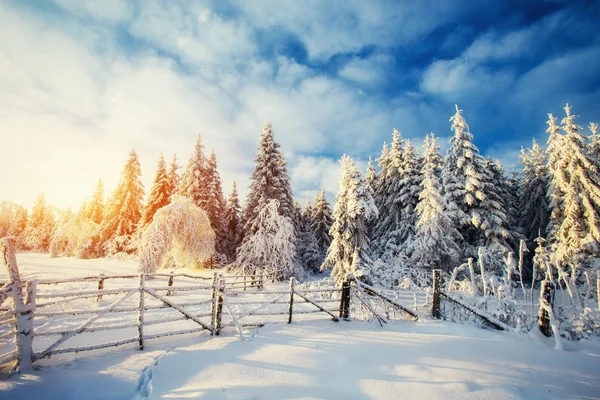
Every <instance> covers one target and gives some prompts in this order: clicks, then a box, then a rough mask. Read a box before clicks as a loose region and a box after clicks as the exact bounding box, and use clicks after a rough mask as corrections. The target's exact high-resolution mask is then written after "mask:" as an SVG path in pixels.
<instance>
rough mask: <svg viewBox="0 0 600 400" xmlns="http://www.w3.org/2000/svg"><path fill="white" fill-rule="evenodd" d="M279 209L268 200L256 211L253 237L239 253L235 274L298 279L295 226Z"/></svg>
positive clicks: (276, 204)
mask: <svg viewBox="0 0 600 400" xmlns="http://www.w3.org/2000/svg"><path fill="white" fill-rule="evenodd" d="M278 209H279V202H278V201H277V200H271V201H269V202H268V203H267V204H266V205H265V206H263V207H262V209H261V210H260V211H259V213H258V216H257V218H256V219H255V220H254V224H253V226H252V231H254V233H253V234H252V235H251V236H249V237H247V238H246V240H244V242H243V243H242V245H241V246H240V248H239V249H238V253H237V260H236V265H237V272H238V273H243V274H266V275H268V276H270V277H273V278H274V279H277V280H286V279H289V278H290V277H292V276H295V277H298V275H299V273H300V270H299V268H298V265H297V260H296V237H295V233H294V225H293V224H292V221H291V220H290V219H289V218H288V217H284V216H282V215H280V214H279V211H278Z"/></svg>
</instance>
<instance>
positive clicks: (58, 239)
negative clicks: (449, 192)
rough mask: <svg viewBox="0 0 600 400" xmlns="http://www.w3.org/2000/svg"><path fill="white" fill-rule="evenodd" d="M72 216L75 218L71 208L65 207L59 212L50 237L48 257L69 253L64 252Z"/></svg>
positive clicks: (67, 242) (68, 237)
mask: <svg viewBox="0 0 600 400" xmlns="http://www.w3.org/2000/svg"><path fill="white" fill-rule="evenodd" d="M73 218H75V214H73V211H72V210H71V208H67V209H66V210H64V211H62V212H59V217H58V220H57V222H56V224H55V225H54V230H53V231H52V238H51V239H50V246H49V252H50V257H58V256H64V255H66V256H68V255H69V254H65V251H66V248H67V245H68V244H69V239H70V227H71V226H72V221H73Z"/></svg>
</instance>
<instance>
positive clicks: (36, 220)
mask: <svg viewBox="0 0 600 400" xmlns="http://www.w3.org/2000/svg"><path fill="white" fill-rule="evenodd" d="M54 224H55V220H54V214H53V212H52V211H51V210H50V208H49V207H48V205H47V204H46V198H45V197H44V194H43V193H40V194H39V196H38V198H37V199H36V201H35V204H34V206H33V209H32V210H31V215H30V216H29V220H28V221H27V226H26V228H25V230H24V231H23V244H24V245H25V247H26V248H27V249H29V250H35V251H48V247H49V245H50V240H51V238H52V232H53V230H54Z"/></svg>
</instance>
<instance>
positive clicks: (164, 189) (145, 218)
mask: <svg viewBox="0 0 600 400" xmlns="http://www.w3.org/2000/svg"><path fill="white" fill-rule="evenodd" d="M171 190H172V188H171V181H170V179H169V176H168V174H167V165H166V164H165V158H164V157H163V155H162V154H161V155H160V156H159V157H158V163H157V164H156V172H155V174H154V182H153V184H152V188H151V189H150V193H148V199H147V200H146V204H144V209H143V211H142V219H141V220H140V228H141V229H144V228H145V227H146V226H148V225H149V224H150V223H151V222H152V218H154V214H156V212H157V211H158V210H160V209H161V208H163V207H164V206H166V205H167V204H169V199H170V197H171Z"/></svg>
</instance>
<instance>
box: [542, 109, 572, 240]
mask: <svg viewBox="0 0 600 400" xmlns="http://www.w3.org/2000/svg"><path fill="white" fill-rule="evenodd" d="M546 124H547V125H548V129H546V132H548V142H547V144H548V147H546V154H547V163H546V168H547V173H548V210H549V212H550V219H549V220H548V227H547V228H546V232H547V234H548V236H547V237H546V239H548V241H549V242H550V244H551V245H552V244H554V242H555V239H556V235H555V232H556V231H557V230H558V229H559V227H560V224H561V223H562V220H563V218H564V214H563V205H562V193H561V186H560V185H561V184H560V183H561V182H564V181H566V180H567V178H566V176H565V172H566V171H565V167H564V166H563V165H561V163H562V155H561V151H562V146H563V143H562V142H563V140H564V137H563V136H562V135H561V134H560V126H559V125H557V124H556V117H555V116H553V115H552V114H548V121H547V122H546Z"/></svg>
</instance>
